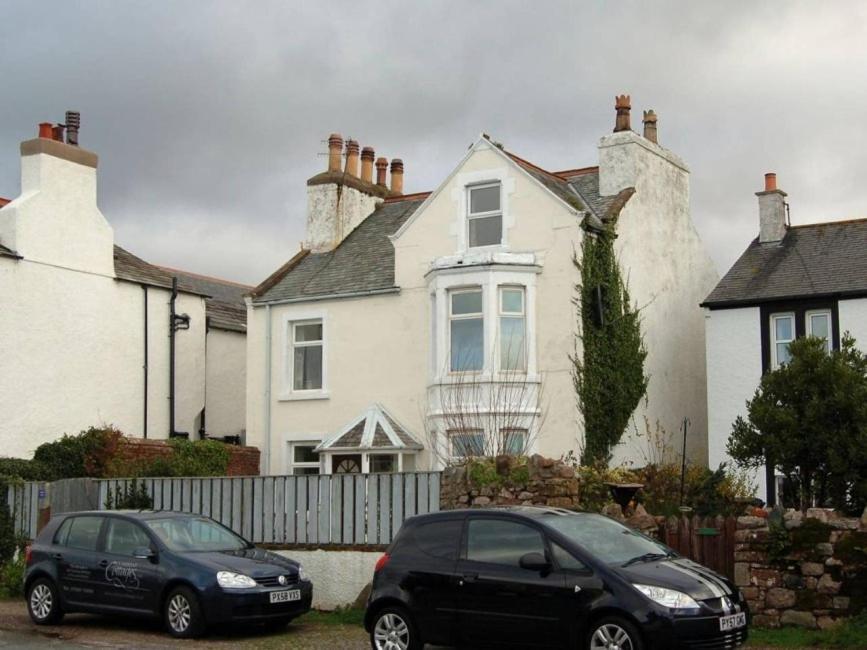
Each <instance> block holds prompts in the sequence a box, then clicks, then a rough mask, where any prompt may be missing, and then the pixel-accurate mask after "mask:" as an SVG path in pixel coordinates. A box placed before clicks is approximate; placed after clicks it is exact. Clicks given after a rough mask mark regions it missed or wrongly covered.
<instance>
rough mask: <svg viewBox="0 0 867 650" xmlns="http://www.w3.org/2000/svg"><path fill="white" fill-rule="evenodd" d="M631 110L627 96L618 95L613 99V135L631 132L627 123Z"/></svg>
mask: <svg viewBox="0 0 867 650" xmlns="http://www.w3.org/2000/svg"><path fill="white" fill-rule="evenodd" d="M631 108H632V105H631V104H630V97H629V95H618V96H617V97H615V98H614V109H615V110H616V111H617V119H616V120H615V121H614V133H617V132H619V131H631V130H632V127H631V126H630V123H629V111H630V110H631Z"/></svg>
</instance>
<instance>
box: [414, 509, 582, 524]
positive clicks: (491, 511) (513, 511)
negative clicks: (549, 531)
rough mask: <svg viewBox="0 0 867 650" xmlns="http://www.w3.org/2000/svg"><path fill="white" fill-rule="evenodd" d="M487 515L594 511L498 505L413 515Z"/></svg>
mask: <svg viewBox="0 0 867 650" xmlns="http://www.w3.org/2000/svg"><path fill="white" fill-rule="evenodd" d="M469 514H473V515H479V514H482V515H485V514H490V515H494V514H510V515H518V516H522V517H528V518H530V519H542V518H543V517H550V516H552V515H555V516H561V517H566V516H587V515H591V514H593V513H588V512H576V511H574V510H566V509H565V508H549V507H545V506H496V507H492V508H462V509H457V510H440V511H439V512H430V513H427V514H423V515H416V516H415V517H412V520H413V521H429V520H434V519H443V518H444V519H448V518H450V517H455V516H459V517H465V516H466V515H469Z"/></svg>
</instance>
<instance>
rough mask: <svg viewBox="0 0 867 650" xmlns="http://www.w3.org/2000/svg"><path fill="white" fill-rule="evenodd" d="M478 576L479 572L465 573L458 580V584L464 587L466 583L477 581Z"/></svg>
mask: <svg viewBox="0 0 867 650" xmlns="http://www.w3.org/2000/svg"><path fill="white" fill-rule="evenodd" d="M478 577H479V574H478V573H465V574H463V575H462V576H461V577H460V579H459V580H458V586H459V587H463V586H464V584H465V583H470V582H475V581H476V580H477V579H478Z"/></svg>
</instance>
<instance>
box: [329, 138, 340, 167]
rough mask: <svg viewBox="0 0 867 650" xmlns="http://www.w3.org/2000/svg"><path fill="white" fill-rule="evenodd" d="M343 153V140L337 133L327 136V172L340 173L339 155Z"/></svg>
mask: <svg viewBox="0 0 867 650" xmlns="http://www.w3.org/2000/svg"><path fill="white" fill-rule="evenodd" d="M342 153H343V138H342V137H340V134H339V133H332V134H331V135H330V136H328V171H330V172H336V173H338V174H339V173H340V154H342Z"/></svg>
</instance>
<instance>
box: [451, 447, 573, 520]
mask: <svg viewBox="0 0 867 650" xmlns="http://www.w3.org/2000/svg"><path fill="white" fill-rule="evenodd" d="M515 461H516V459H515V458H514V457H511V456H499V457H498V458H497V459H496V462H495V466H494V468H493V469H494V470H495V471H491V472H489V473H482V472H477V471H475V470H472V469H470V468H469V467H468V466H464V465H462V466H457V467H448V468H446V469H445V471H444V472H443V477H442V484H441V486H442V487H441V490H440V507H441V508H442V509H443V510H453V509H455V508H471V507H476V508H481V507H488V506H518V505H525V506H549V507H554V508H573V509H577V507H578V505H579V485H578V479H577V478H576V477H575V468H574V467H572V466H571V465H568V464H566V463H563V462H562V461H558V460H553V459H551V458H543V457H542V456H539V455H534V456H531V457H530V458H529V459H527V463H526V465H523V464H522V465H518V464H516V462H515ZM478 479H481V480H478Z"/></svg>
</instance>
